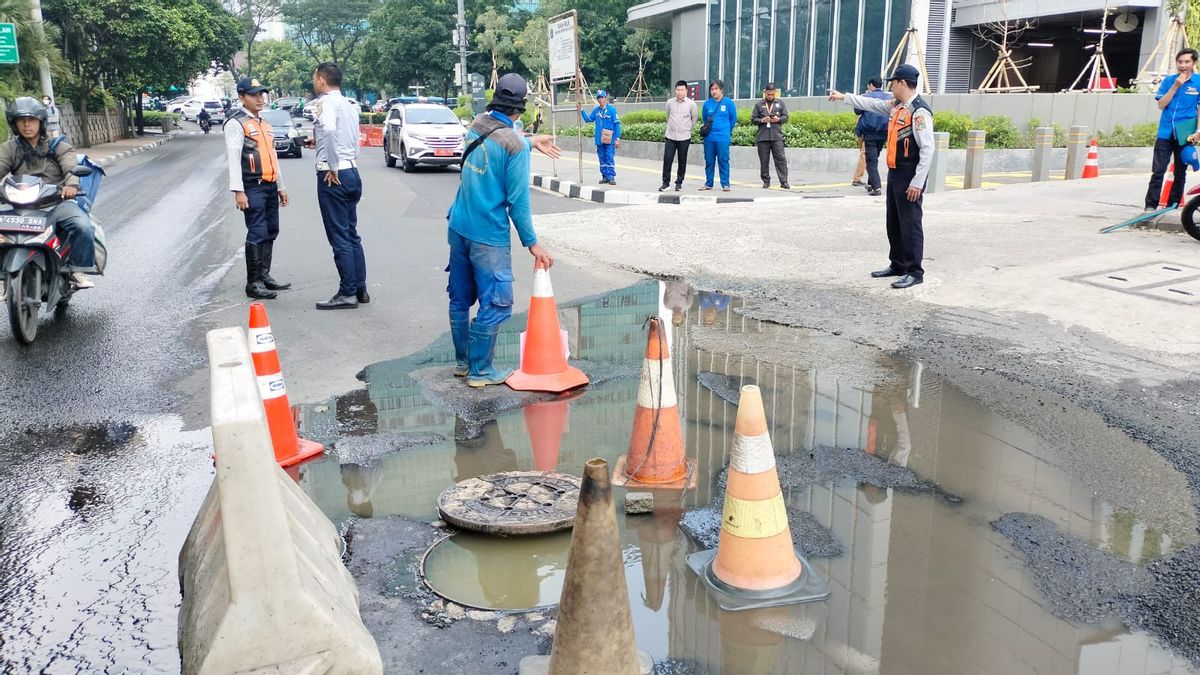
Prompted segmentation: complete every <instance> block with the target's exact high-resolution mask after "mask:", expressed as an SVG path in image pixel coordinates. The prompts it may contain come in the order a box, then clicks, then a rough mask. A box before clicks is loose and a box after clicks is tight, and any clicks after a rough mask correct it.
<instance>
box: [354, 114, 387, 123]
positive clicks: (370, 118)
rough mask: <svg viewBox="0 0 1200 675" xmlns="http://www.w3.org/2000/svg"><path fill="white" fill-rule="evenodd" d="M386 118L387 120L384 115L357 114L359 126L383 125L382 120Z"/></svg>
mask: <svg viewBox="0 0 1200 675" xmlns="http://www.w3.org/2000/svg"><path fill="white" fill-rule="evenodd" d="M386 118H387V114H386V113H374V112H371V113H365V112H360V113H359V114H358V123H359V124H383V120H384V119H386Z"/></svg>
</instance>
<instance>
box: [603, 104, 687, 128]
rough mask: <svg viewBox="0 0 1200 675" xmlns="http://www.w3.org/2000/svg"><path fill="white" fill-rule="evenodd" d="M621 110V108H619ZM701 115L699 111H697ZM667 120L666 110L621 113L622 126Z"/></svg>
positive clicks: (664, 121)
mask: <svg viewBox="0 0 1200 675" xmlns="http://www.w3.org/2000/svg"><path fill="white" fill-rule="evenodd" d="M617 110H618V111H619V110H620V108H617ZM696 114H697V115H699V114H700V113H699V111H697V113H696ZM666 121H667V111H666V110H634V111H632V112H627V113H621V126H622V127H624V126H625V125H628V124H641V123H643V122H663V123H666Z"/></svg>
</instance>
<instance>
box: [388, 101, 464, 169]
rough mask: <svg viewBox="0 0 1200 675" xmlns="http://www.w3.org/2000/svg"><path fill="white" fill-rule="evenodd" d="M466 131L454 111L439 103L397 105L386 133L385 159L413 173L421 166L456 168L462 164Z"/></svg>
mask: <svg viewBox="0 0 1200 675" xmlns="http://www.w3.org/2000/svg"><path fill="white" fill-rule="evenodd" d="M466 135H467V130H466V128H465V127H463V125H462V123H461V122H460V121H459V119H458V117H457V116H455V114H454V111H453V110H451V109H450V108H447V107H446V106H444V105H438V104H436V103H397V104H396V105H393V106H392V109H391V110H389V111H388V116H387V121H386V122H385V123H384V130H383V159H384V161H385V162H386V163H387V165H388V166H396V163H397V162H399V163H400V168H402V169H404V170H405V171H412V170H413V169H414V168H415V167H416V165H418V164H429V165H432V166H453V165H455V164H458V163H459V162H461V161H462V153H463V151H464V150H465V149H466V148H465V145H466V143H465V141H464V139H465V138H466Z"/></svg>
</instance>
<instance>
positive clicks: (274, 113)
mask: <svg viewBox="0 0 1200 675" xmlns="http://www.w3.org/2000/svg"><path fill="white" fill-rule="evenodd" d="M261 114H262V118H263V119H264V120H266V121H267V124H270V125H271V126H273V127H275V128H276V129H286V128H288V127H290V126H292V116H291V115H289V114H287V113H285V112H284V111H282V110H264V111H262V113H261Z"/></svg>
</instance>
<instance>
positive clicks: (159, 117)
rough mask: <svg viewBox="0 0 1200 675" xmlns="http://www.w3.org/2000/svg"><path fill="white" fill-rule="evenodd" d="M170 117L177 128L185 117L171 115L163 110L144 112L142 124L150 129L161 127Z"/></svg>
mask: <svg viewBox="0 0 1200 675" xmlns="http://www.w3.org/2000/svg"><path fill="white" fill-rule="evenodd" d="M168 117H170V118H171V121H172V122H173V123H174V124H175V126H179V121H180V120H181V119H183V116H182V115H180V114H179V113H169V112H166V111H163V110H143V111H142V124H144V125H146V126H148V127H161V126H162V123H163V120H164V119H166V118H168Z"/></svg>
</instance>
